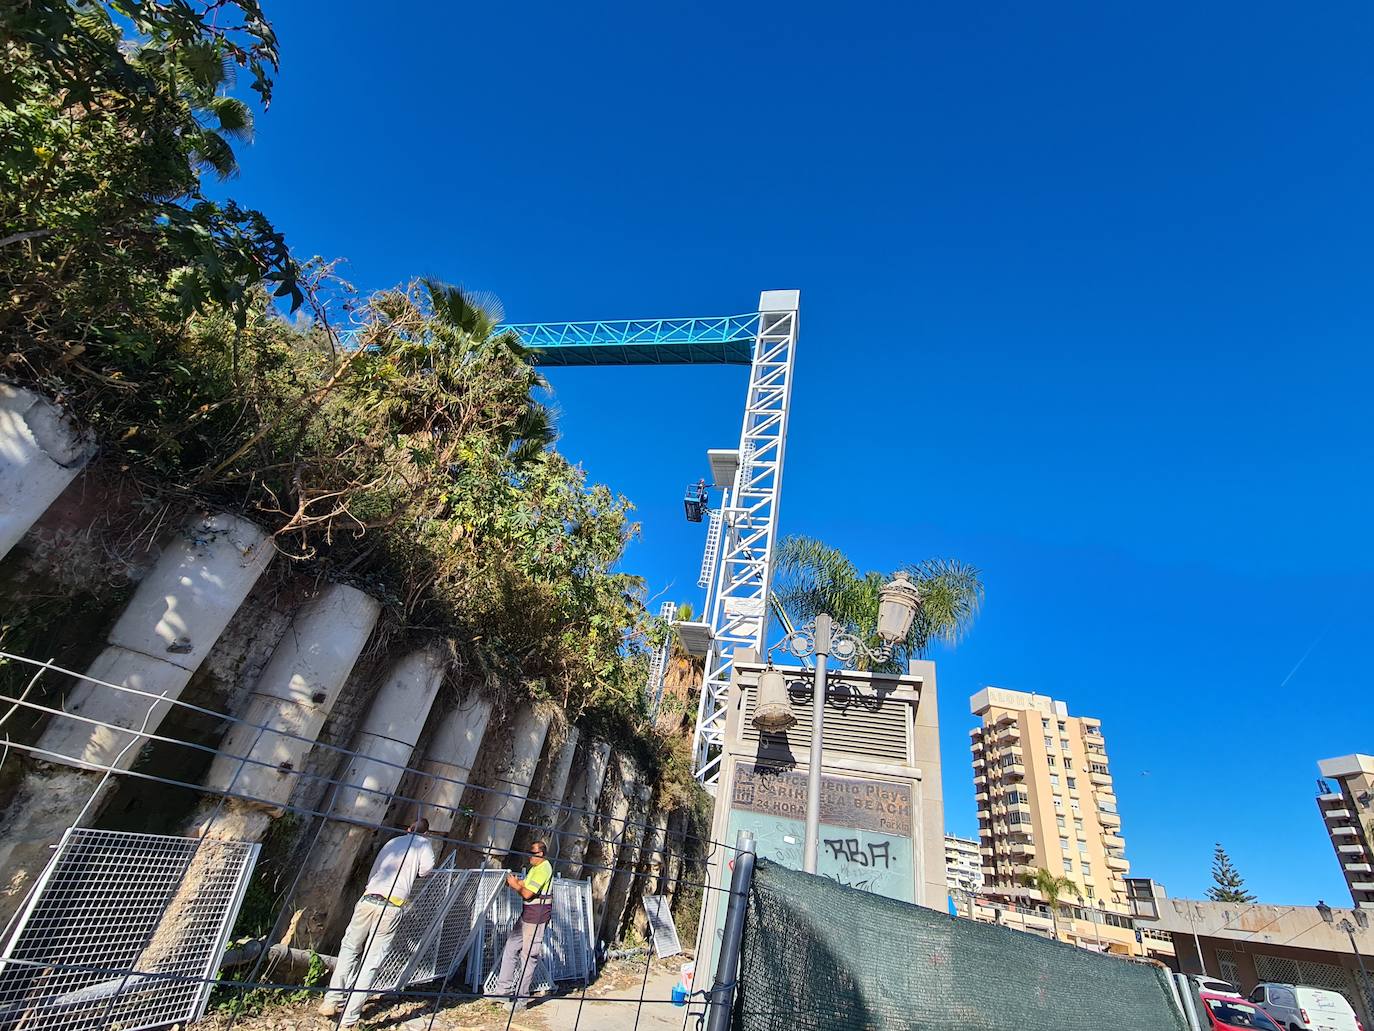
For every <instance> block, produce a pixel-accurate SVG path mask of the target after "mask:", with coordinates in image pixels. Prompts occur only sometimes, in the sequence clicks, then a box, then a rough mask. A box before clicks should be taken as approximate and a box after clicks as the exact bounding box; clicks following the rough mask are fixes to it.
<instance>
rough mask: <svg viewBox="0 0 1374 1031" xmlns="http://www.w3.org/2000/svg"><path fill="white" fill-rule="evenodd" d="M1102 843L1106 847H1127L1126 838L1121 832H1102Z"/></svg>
mask: <svg viewBox="0 0 1374 1031" xmlns="http://www.w3.org/2000/svg"><path fill="white" fill-rule="evenodd" d="M1102 845H1103V847H1104V848H1125V847H1126V839H1125V838H1123V837H1122V836H1121V835H1120V834H1115V833H1111V832H1105V831H1104V832H1103V834H1102Z"/></svg>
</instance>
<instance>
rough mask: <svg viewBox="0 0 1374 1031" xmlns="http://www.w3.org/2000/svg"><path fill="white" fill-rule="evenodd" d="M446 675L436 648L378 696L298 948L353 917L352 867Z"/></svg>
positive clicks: (313, 853)
mask: <svg viewBox="0 0 1374 1031" xmlns="http://www.w3.org/2000/svg"><path fill="white" fill-rule="evenodd" d="M444 671H445V666H444V661H443V656H442V655H441V653H440V652H439V650H438V649H437V648H424V649H421V650H420V651H414V652H411V653H410V654H409V655H406V656H405V657H404V658H402V659H401V660H400V661H398V662H397V663H395V665H393V666H392V667H391V670H390V671H389V672H388V674H387V676H386V679H385V680H384V681H383V682H382V686H381V687H380V688H379V689H378V691H377V694H376V695H375V696H374V697H373V699H372V706H371V707H370V708H369V709H368V710H367V716H366V717H364V719H363V723H362V726H361V727H360V728H359V730H358V736H357V739H356V741H355V742H354V744H353V750H354V752H355V753H356V754H355V755H354V756H353V758H352V759H351V760H350V761H349V763H348V765H347V767H346V768H345V769H344V772H343V774H342V775H341V777H340V783H339V785H338V786H337V787H336V789H335V791H334V795H333V798H334V801H333V804H332V805H331V806H330V809H329V814H330V815H329V818H328V822H327V823H326V824H325V826H324V829H323V830H322V831H321V832H320V836H319V838H318V839H317V840H316V842H315V845H314V847H313V848H312V849H311V850H310V855H309V856H308V858H307V859H306V868H305V871H304V874H303V876H302V877H301V889H300V892H299V894H298V895H297V899H298V902H297V912H296V915H295V916H294V918H293V919H292V921H291V927H290V928H289V930H288V932H287V938H288V940H290V941H291V942H292V943H293V944H295V945H297V946H299V947H301V948H315V949H317V948H319V946H320V944H321V943H322V942H323V941H324V939H325V937H326V936H327V935H328V933H329V931H330V929H331V926H332V925H336V924H340V923H341V922H342V921H343V920H346V919H347V917H348V913H349V912H350V911H351V910H352V908H353V902H354V900H353V899H346V898H343V891H344V888H345V887H346V886H347V883H348V879H349V875H350V874H351V873H352V872H353V864H354V862H355V861H356V860H357V858H358V853H359V852H360V851H362V848H363V846H364V845H365V844H366V843H367V842H368V840H369V839H371V838H372V836H373V835H374V834H375V833H376V827H377V825H378V824H379V823H380V822H381V820H382V817H383V816H384V815H385V814H386V810H387V807H388V806H389V805H390V804H391V798H392V795H393V794H394V793H395V791H396V786H397V785H398V784H399V783H400V781H401V774H402V773H403V772H404V767H405V766H406V765H408V764H409V762H410V759H411V755H412V753H413V752H414V751H415V742H416V741H417V740H419V737H420V731H421V729H423V727H424V725H425V721H426V720H427V719H428V718H429V710H430V707H431V706H432V705H433V704H434V697H435V695H437V694H438V693H439V687H440V686H441V685H442V684H443V682H444ZM326 798H328V796H326ZM386 836H387V837H390V835H389V834H388V835H386Z"/></svg>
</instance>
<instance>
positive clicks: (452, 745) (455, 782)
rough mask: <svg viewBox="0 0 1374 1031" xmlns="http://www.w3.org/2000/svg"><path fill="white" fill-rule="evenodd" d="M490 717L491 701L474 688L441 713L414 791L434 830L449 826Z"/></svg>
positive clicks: (443, 832) (442, 832)
mask: <svg viewBox="0 0 1374 1031" xmlns="http://www.w3.org/2000/svg"><path fill="white" fill-rule="evenodd" d="M490 720H491V702H490V701H488V700H487V699H486V698H484V697H482V696H481V695H480V694H478V693H477V692H476V691H475V690H474V691H472V692H470V693H469V694H468V696H467V698H465V699H463V702H462V704H461V705H459V706H457V707H456V708H454V709H451V710H449V711H448V712H447V713H445V714H444V716H443V718H442V719H441V720H440V721H439V726H438V728H437V729H436V730H435V732H434V738H433V740H431V741H430V743H429V747H428V748H427V749H426V750H425V757H424V760H423V761H422V762H421V763H420V769H421V771H423V773H424V774H427V776H426V777H425V778H424V779H423V780H422V781H421V784H420V788H419V790H418V791H417V792H416V794H417V795H418V797H420V798H422V799H424V806H423V812H422V813H421V814H420V815H422V816H424V817H425V818H426V819H428V820H429V827H430V830H431V831H433V832H434V833H435V834H440V835H444V834H447V833H448V832H449V831H450V830H452V829H453V822H454V817H455V816H456V815H457V812H458V807H459V805H460V804H461V803H462V801H463V791H464V789H465V788H466V787H467V784H468V779H469V778H470V777H471V776H472V765H473V763H475V762H476V761H477V753H478V751H479V750H480V749H481V747H482V738H483V736H484V735H485V734H486V732H487V723H488V722H489V721H490Z"/></svg>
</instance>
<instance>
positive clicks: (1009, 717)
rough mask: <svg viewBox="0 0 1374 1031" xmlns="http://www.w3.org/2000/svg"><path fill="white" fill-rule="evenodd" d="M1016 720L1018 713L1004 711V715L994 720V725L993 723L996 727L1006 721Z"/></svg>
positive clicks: (1013, 721)
mask: <svg viewBox="0 0 1374 1031" xmlns="http://www.w3.org/2000/svg"><path fill="white" fill-rule="evenodd" d="M1015 722H1016V714H1015V713H1011V712H1004V713H1002V715H1000V716H998V717H997V719H995V720H993V722H992V725H993V726H994V727H1000V726H1002V725H1003V724H1004V723H1015Z"/></svg>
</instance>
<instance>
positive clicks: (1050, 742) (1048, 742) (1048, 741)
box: [1045, 734, 1054, 748]
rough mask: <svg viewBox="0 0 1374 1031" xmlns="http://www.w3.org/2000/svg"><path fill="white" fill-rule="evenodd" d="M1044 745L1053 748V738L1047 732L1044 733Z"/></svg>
mask: <svg viewBox="0 0 1374 1031" xmlns="http://www.w3.org/2000/svg"><path fill="white" fill-rule="evenodd" d="M1045 747H1046V748H1053V747H1054V738H1052V737H1050V736H1049V735H1048V734H1046V735H1045Z"/></svg>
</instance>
